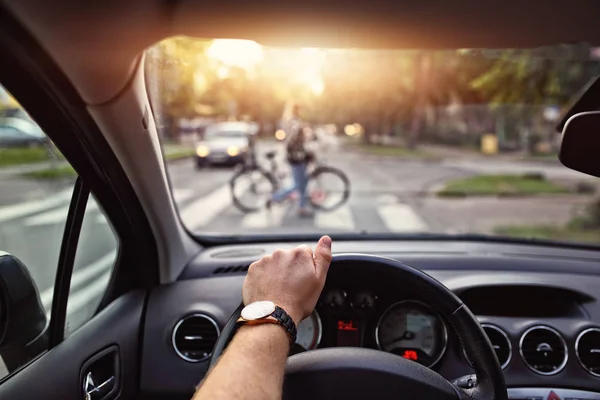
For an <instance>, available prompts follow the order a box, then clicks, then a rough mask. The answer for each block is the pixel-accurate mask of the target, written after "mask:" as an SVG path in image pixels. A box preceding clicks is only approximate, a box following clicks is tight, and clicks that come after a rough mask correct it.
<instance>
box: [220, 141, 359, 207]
mask: <svg viewBox="0 0 600 400" xmlns="http://www.w3.org/2000/svg"><path fill="white" fill-rule="evenodd" d="M276 156H277V152H276V151H268V152H266V153H265V158H266V160H267V163H268V167H267V168H263V167H261V166H260V165H259V164H258V162H257V161H256V158H255V157H250V158H249V162H247V163H245V164H243V165H241V166H239V167H238V170H237V171H236V173H235V174H234V175H233V177H232V178H231V180H230V181H229V185H230V189H231V195H232V199H233V204H234V205H235V206H236V207H237V208H238V209H239V210H241V211H242V212H245V213H250V212H256V211H259V210H260V209H262V208H264V207H266V206H267V202H268V201H269V200H270V199H271V198H272V196H273V194H274V193H275V192H277V191H278V190H279V189H280V188H281V186H282V180H283V179H284V178H286V177H287V174H285V173H281V171H279V168H278V167H277V161H276ZM312 164H313V166H312V168H311V170H310V171H309V172H308V183H307V193H308V199H309V202H310V204H311V205H312V207H313V208H314V209H315V210H320V211H333V210H335V209H337V208H338V207H340V206H341V205H343V204H344V203H345V202H346V201H347V200H348V198H349V197H350V181H349V180H348V177H347V176H346V174H344V173H343V172H342V171H341V170H339V169H337V168H334V167H331V166H328V165H326V164H325V162H324V161H319V162H315V163H312ZM326 179H333V180H334V181H337V183H339V184H341V185H342V189H341V195H340V198H339V199H338V201H333V202H332V201H330V200H331V198H332V193H331V190H328V188H331V186H333V185H331V184H329V185H325V184H324V183H323V182H324V181H325V180H326ZM236 189H238V190H239V189H241V190H239V191H240V192H241V193H236ZM248 194H250V195H254V196H256V197H257V202H256V203H255V204H249V203H248V202H246V200H247V197H248V196H247V195H248ZM293 198H294V193H292V195H290V196H289V197H288V198H287V199H286V200H290V199H293Z"/></svg>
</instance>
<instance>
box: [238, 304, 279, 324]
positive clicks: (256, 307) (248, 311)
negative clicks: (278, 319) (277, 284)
mask: <svg viewBox="0 0 600 400" xmlns="http://www.w3.org/2000/svg"><path fill="white" fill-rule="evenodd" d="M273 311H275V303H273V302H272V301H255V302H254V303H250V304H248V305H247V306H246V307H244V308H243V309H242V318H244V319H245V320H250V321H251V320H255V319H261V318H265V317H268V316H269V315H271V314H272V313H273Z"/></svg>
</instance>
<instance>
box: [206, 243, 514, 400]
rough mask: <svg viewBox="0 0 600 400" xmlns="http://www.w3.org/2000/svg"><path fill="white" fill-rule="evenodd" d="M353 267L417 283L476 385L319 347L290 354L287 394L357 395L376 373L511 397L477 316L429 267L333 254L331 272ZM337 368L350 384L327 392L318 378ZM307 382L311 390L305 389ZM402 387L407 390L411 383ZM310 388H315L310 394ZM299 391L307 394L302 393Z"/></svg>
mask: <svg viewBox="0 0 600 400" xmlns="http://www.w3.org/2000/svg"><path fill="white" fill-rule="evenodd" d="M348 265H354V266H356V265H360V266H361V267H367V268H368V269H369V271H373V274H381V275H382V277H383V278H387V277H389V279H395V280H398V281H401V282H403V283H404V284H405V285H406V286H407V287H411V290H412V291H416V292H418V293H420V294H421V295H422V297H423V298H425V299H427V302H428V304H429V306H430V307H431V308H433V309H434V310H436V311H437V312H438V313H439V314H440V315H441V316H442V317H443V318H444V320H445V321H446V322H447V323H449V325H450V327H451V328H452V329H453V330H454V331H455V332H456V334H457V336H458V338H459V340H460V342H461V345H462V346H463V348H464V349H465V352H466V354H467V356H468V357H469V360H470V361H471V362H472V364H473V369H474V370H475V375H476V383H475V385H474V387H473V388H471V389H458V388H456V387H455V386H454V385H452V384H450V383H449V382H448V381H447V380H446V379H445V378H443V377H442V376H441V375H439V374H437V373H436V372H435V371H433V370H430V369H428V368H426V367H424V366H422V365H420V364H418V363H415V362H412V361H409V360H405V359H404V358H402V357H400V356H396V355H393V354H389V353H386V352H383V351H379V350H371V349H363V348H330V349H316V350H311V351H307V352H304V353H301V354H296V355H293V356H291V357H289V358H288V363H287V366H286V382H285V385H284V398H313V397H314V396H315V395H319V394H320V395H323V396H327V397H328V398H329V397H330V396H331V394H332V393H335V397H339V398H342V397H347V396H348V395H352V394H354V395H355V394H356V390H357V387H354V386H353V383H356V379H360V376H367V375H368V374H370V375H369V376H371V377H376V378H377V379H380V378H381V379H390V380H389V382H392V381H391V379H396V380H398V381H400V380H401V379H402V380H404V381H412V382H417V383H418V384H419V385H420V386H419V387H421V388H424V387H425V386H427V381H426V380H424V379H427V380H428V381H430V383H431V384H430V386H431V388H433V387H435V389H436V390H439V391H440V392H439V395H438V397H439V396H441V394H442V393H444V394H445V395H448V396H449V397H447V398H452V397H453V398H468V399H474V400H492V399H493V400H507V399H508V394H507V390H506V383H505V381H504V374H503V372H502V368H501V366H500V363H499V362H498V359H497V357H496V354H495V352H494V350H493V347H492V345H491V343H490V341H489V339H488V337H487V335H486V334H485V332H484V331H483V328H482V327H481V325H480V324H479V322H478V321H477V318H476V317H475V316H474V315H473V314H472V313H471V311H470V310H469V309H468V307H467V306H466V305H465V304H464V303H463V302H462V300H461V299H460V298H458V296H456V295H455V294H454V293H453V292H452V291H450V290H449V289H448V288H447V287H446V286H444V285H443V284H442V283H441V282H439V281H438V280H436V279H435V278H433V277H431V276H429V275H427V274H426V273H424V272H423V271H421V270H418V269H416V268H413V267H411V266H409V265H406V264H404V263H402V262H400V261H397V260H394V259H391V258H387V257H381V256H373V255H368V254H355V253H346V254H336V255H334V256H333V259H332V262H331V266H330V271H331V270H332V269H335V270H337V269H338V268H344V266H348ZM242 308H243V305H240V306H239V307H238V308H237V309H236V311H235V312H234V313H233V315H232V316H231V318H230V319H229V321H228V322H227V324H226V326H225V327H224V329H223V331H222V332H221V335H220V336H219V339H218V340H217V343H216V345H215V348H214V350H213V353H212V355H211V359H210V363H209V368H211V367H212V366H214V365H215V364H216V362H217V360H218V358H219V357H220V355H221V354H222V352H223V351H224V349H225V347H226V346H227V344H228V343H229V341H230V340H231V338H232V337H233V334H234V333H235V323H236V321H237V319H238V318H239V315H240V313H241V310H242ZM361 364H362V365H361ZM336 369H339V374H342V375H340V377H344V379H341V380H340V381H341V382H342V383H344V384H345V386H343V387H341V388H337V387H336V389H335V390H334V391H327V390H326V392H327V394H326V393H325V392H324V391H323V390H322V389H323V388H321V389H318V388H316V387H318V386H319V385H318V384H316V385H315V381H314V378H315V377H318V376H320V377H321V379H323V377H325V376H334V377H336V378H339V377H338V375H335V373H336ZM344 371H345V372H344ZM351 371H354V372H356V371H360V372H361V375H358V377H352V378H351V379H346V377H349V376H350V374H351ZM325 372H331V373H333V374H334V375H327V374H326V373H325ZM344 374H345V375H344ZM384 376H385V378H384ZM440 379H441V380H440ZM442 380H443V382H442ZM303 382H304V383H305V384H304V385H303ZM365 384H366V382H365ZM446 384H447V385H451V387H452V388H453V389H454V390H455V392H454V395H450V394H449V392H448V390H449V389H448V387H446V386H445V385H446ZM424 385H425V386H424ZM305 386H306V389H304V387H305ZM399 387H400V388H401V389H402V388H404V387H406V385H401V386H399ZM431 388H429V389H431ZM328 389H331V388H328ZM305 390H309V391H311V392H310V393H309V394H307V393H305ZM315 390H317V391H315ZM339 390H341V391H342V392H343V391H345V390H347V391H348V393H347V394H344V393H342V392H340V391H339ZM423 390H425V389H423ZM299 391H301V392H302V393H299ZM425 392H426V391H423V392H422V393H425ZM429 393H431V392H429ZM409 395H410V398H411V399H413V398H420V397H421V396H419V395H418V393H416V392H414V389H411V391H410V393H409ZM311 396H312V397H311ZM393 397H395V398H398V394H397V393H394V394H393ZM390 398H391V397H390Z"/></svg>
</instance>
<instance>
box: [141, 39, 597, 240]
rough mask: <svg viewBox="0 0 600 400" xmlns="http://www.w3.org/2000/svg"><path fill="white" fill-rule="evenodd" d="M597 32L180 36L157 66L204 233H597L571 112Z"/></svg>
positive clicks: (166, 130) (158, 52)
mask: <svg viewBox="0 0 600 400" xmlns="http://www.w3.org/2000/svg"><path fill="white" fill-rule="evenodd" d="M598 55H599V52H598V50H597V49H596V48H590V47H588V46H585V45H577V46H576V45H572V46H554V47H548V48H540V49H531V50H468V49H461V50H444V51H441V50H440V51H417V50H406V51H388V50H361V49H316V48H273V47H265V46H261V45H259V44H257V43H255V42H250V41H242V40H211V41H208V40H199V39H191V38H186V37H176V38H171V39H168V40H165V41H163V42H161V43H159V44H157V45H155V46H153V47H152V48H150V49H149V50H148V51H147V54H146V78H147V86H148V89H149V91H150V97H151V101H152V103H153V109H154V110H155V119H156V123H157V126H158V129H159V133H160V135H161V140H162V143H163V146H164V151H165V155H166V159H167V165H168V173H169V177H170V181H171V186H172V190H173V195H174V198H175V201H176V203H177V205H178V208H179V213H180V217H181V219H182V221H183V223H184V224H185V225H186V226H187V228H188V229H189V230H190V231H192V232H194V233H196V234H200V235H201V234H207V233H209V234H222V235H231V234H236V235H239V234H297V233H330V234H331V233H338V232H348V233H362V234H374V233H402V234H412V233H442V234H446V233H451V234H468V233H476V234H487V235H502V236H517V237H530V238H540V239H552V240H561V241H575V242H592V243H595V242H597V240H598V239H599V238H600V219H599V218H598V215H600V213H599V212H598V211H599V210H600V208H599V207H600V205H599V203H598V202H597V200H596V198H595V193H596V190H597V186H598V184H597V181H596V180H595V179H593V178H591V177H587V176H585V175H582V174H580V173H578V172H575V171H572V170H569V169H567V168H566V167H564V166H562V165H561V164H560V162H559V161H558V159H557V151H558V146H559V141H560V135H559V134H558V133H557V132H556V125H557V123H558V122H559V120H560V117H561V115H562V114H563V113H564V112H565V111H566V110H567V108H568V105H569V104H570V102H571V101H572V100H573V99H574V98H575V97H576V96H577V94H578V93H579V92H580V91H581V90H582V89H583V88H584V87H585V85H586V84H587V83H588V82H589V81H590V79H591V78H592V77H594V76H596V75H597V74H598V72H600V64H599V63H598Z"/></svg>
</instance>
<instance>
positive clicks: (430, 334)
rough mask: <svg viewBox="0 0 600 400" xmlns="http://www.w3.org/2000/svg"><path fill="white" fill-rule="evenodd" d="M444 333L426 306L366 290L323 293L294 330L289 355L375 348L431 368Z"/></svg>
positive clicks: (336, 289) (327, 290)
mask: <svg viewBox="0 0 600 400" xmlns="http://www.w3.org/2000/svg"><path fill="white" fill-rule="evenodd" d="M447 342H448V331H447V328H446V325H445V324H444V321H443V320H442V319H441V318H440V316H439V315H438V314H437V313H436V312H435V311H434V310H433V309H431V307H429V306H428V305H427V304H426V303H424V302H422V301H418V300H414V299H403V298H396V297H395V296H394V295H393V294H389V293H388V294H385V295H383V296H381V297H380V296H379V295H378V294H377V293H376V292H375V291H373V290H370V289H364V288H363V289H357V290H348V291H347V290H345V289H342V288H339V287H330V288H327V287H326V288H325V289H324V291H323V293H322V295H321V298H320V299H319V302H318V304H317V307H316V309H315V311H314V312H313V314H312V315H311V316H310V317H308V318H307V319H305V320H304V321H302V322H301V323H300V324H299V326H298V339H297V341H296V346H295V348H294V350H293V353H297V352H301V351H306V350H313V349H316V348H319V347H340V346H352V347H368V348H375V349H379V350H382V351H386V352H389V353H393V354H397V355H399V356H401V357H404V358H407V359H410V360H413V361H416V362H418V363H420V364H422V365H425V366H427V367H432V366H434V365H435V364H436V363H437V362H438V361H439V360H440V359H441V358H442V356H443V355H444V352H445V350H446V346H447Z"/></svg>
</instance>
